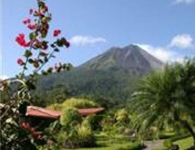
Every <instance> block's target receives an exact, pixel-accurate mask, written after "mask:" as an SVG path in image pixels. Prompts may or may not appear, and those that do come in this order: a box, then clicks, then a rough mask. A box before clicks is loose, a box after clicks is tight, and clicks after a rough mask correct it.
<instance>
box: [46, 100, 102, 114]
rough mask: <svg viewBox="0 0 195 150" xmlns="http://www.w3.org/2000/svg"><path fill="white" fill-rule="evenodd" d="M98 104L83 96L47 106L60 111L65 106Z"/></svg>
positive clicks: (92, 106)
mask: <svg viewBox="0 0 195 150" xmlns="http://www.w3.org/2000/svg"><path fill="white" fill-rule="evenodd" d="M98 106H99V105H98V104H97V103H95V102H93V101H92V100H89V99H84V98H70V99H67V100H65V101H64V102H63V103H55V104H52V105H50V106H48V107H47V108H50V109H54V110H58V111H62V110H63V109H65V108H67V107H73V108H94V107H98Z"/></svg>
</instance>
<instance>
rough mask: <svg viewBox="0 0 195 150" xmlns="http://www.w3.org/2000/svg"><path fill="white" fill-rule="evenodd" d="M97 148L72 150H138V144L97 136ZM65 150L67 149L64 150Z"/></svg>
mask: <svg viewBox="0 0 195 150" xmlns="http://www.w3.org/2000/svg"><path fill="white" fill-rule="evenodd" d="M97 144H98V146H97V147H92V148H76V149H74V150H131V149H134V150H136V149H137V148H138V145H139V143H138V142H135V143H133V142H131V141H129V140H126V139H124V138H122V137H120V136H116V137H113V138H108V137H105V136H97ZM64 150H67V149H64Z"/></svg>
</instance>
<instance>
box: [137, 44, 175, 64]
mask: <svg viewBox="0 0 195 150" xmlns="http://www.w3.org/2000/svg"><path fill="white" fill-rule="evenodd" d="M137 45H138V46H139V47H141V48H142V49H144V50H146V51H147V52H148V53H150V54H151V55H153V56H155V57H156V58H158V59H160V60H162V61H163V62H167V61H171V60H172V59H173V58H174V57H173V56H174V55H175V53H173V52H172V51H170V50H168V49H166V48H164V47H155V46H152V45H149V44H137Z"/></svg>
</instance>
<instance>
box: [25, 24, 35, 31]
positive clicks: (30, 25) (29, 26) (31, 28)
mask: <svg viewBox="0 0 195 150" xmlns="http://www.w3.org/2000/svg"><path fill="white" fill-rule="evenodd" d="M27 27H28V28H29V29H30V30H34V29H36V27H37V24H33V25H32V24H29V25H28V26H27Z"/></svg>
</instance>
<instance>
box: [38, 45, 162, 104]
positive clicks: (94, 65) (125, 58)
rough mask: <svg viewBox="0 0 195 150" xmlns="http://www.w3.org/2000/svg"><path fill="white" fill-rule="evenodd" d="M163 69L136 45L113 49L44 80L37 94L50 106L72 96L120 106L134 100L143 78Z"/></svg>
mask: <svg viewBox="0 0 195 150" xmlns="http://www.w3.org/2000/svg"><path fill="white" fill-rule="evenodd" d="M162 66H163V63H162V62H161V61H160V60H158V59H157V58H155V57H153V56H152V55H150V54H148V53H147V52H146V51H144V50H143V49H141V48H140V47H138V46H136V45H129V46H126V47H123V48H119V47H113V48H110V49H109V50H107V51H106V52H105V53H103V54H101V55H99V56H97V57H95V58H92V59H90V60H89V61H87V62H86V63H84V64H82V65H80V66H78V67H75V68H73V69H72V70H71V71H70V72H62V73H60V74H53V75H51V76H48V77H42V78H41V79H40V80H39V86H38V89H37V91H36V94H35V95H36V97H37V98H38V99H42V100H43V101H46V100H47V101H48V103H51V102H52V101H53V102H56V101H59V102H60V101H63V100H64V99H65V98H66V97H68V96H90V97H95V99H96V100H97V101H98V102H99V103H101V104H102V105H107V106H116V105H119V104H124V103H125V102H126V101H127V100H129V99H130V95H131V93H132V92H133V90H134V89H135V86H136V83H137V81H138V80H139V79H140V78H141V77H143V76H145V75H147V74H148V73H149V72H150V71H151V70H154V69H159V68H162ZM43 95H44V96H43Z"/></svg>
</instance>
